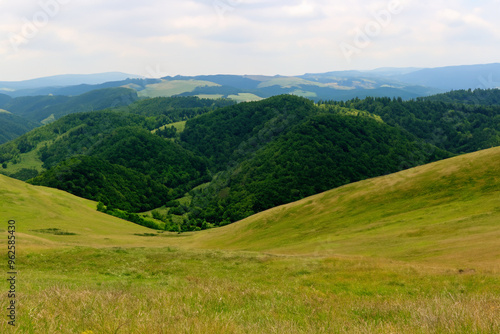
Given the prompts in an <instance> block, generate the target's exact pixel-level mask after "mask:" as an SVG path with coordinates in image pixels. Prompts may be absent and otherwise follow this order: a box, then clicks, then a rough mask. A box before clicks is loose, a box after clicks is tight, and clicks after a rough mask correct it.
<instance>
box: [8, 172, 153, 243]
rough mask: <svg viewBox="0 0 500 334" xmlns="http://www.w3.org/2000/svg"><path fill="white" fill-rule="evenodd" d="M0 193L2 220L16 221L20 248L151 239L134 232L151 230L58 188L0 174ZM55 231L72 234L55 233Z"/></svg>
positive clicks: (140, 241)
mask: <svg viewBox="0 0 500 334" xmlns="http://www.w3.org/2000/svg"><path fill="white" fill-rule="evenodd" d="M0 194H1V195H2V196H1V199H0V214H1V215H2V217H3V219H5V223H6V220H7V219H14V220H15V221H16V232H17V237H18V238H19V240H20V244H21V243H22V247H23V251H24V250H26V248H39V247H45V246H49V247H50V246H53V245H57V246H67V245H75V244H83V245H87V246H90V245H94V246H97V247H103V246H107V245H109V246H119V245H122V246H126V245H133V244H135V245H137V246H139V245H142V246H144V245H148V244H150V241H153V242H154V240H148V239H146V238H144V237H140V236H135V235H134V234H135V233H139V234H140V233H145V232H150V231H151V230H149V229H147V228H145V227H142V226H139V225H135V224H133V223H130V222H127V221H124V220H121V219H118V218H114V217H112V216H109V215H106V214H103V213H101V212H98V211H97V210H96V205H97V203H95V202H92V201H89V200H86V199H82V198H79V197H76V196H73V195H70V194H68V193H66V192H63V191H61V190H57V189H52V188H45V187H35V186H32V185H29V184H27V183H24V182H22V181H19V180H15V179H11V178H8V177H6V176H3V175H0ZM4 226H7V225H4ZM4 228H5V227H2V229H4ZM58 231H59V232H62V233H74V234H75V235H63V234H59V235H57V234H56V233H57V232H58Z"/></svg>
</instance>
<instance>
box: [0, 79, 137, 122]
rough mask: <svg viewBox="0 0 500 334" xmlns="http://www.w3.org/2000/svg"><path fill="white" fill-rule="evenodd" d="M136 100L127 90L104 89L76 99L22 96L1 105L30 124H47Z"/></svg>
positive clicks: (133, 91) (134, 92)
mask: <svg viewBox="0 0 500 334" xmlns="http://www.w3.org/2000/svg"><path fill="white" fill-rule="evenodd" d="M137 99H138V96H137V92H136V91H135V90H133V89H129V88H104V89H99V90H94V91H90V92H87V93H85V94H81V95H78V96H72V97H69V96H51V95H46V96H24V97H18V98H15V99H12V100H10V101H9V102H7V103H4V105H3V108H4V109H7V110H9V111H10V112H12V113H13V114H16V115H19V116H21V117H24V118H27V119H29V120H31V121H34V122H43V123H49V122H50V121H54V120H56V119H59V118H61V117H62V116H65V115H68V114H72V113H77V112H85V111H94V110H101V109H106V108H111V107H119V106H126V105H129V104H130V103H132V102H134V101H136V100H137Z"/></svg>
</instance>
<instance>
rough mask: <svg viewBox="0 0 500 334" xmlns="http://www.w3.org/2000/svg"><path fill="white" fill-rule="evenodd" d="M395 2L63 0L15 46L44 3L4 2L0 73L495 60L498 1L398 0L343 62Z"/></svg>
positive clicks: (304, 68) (297, 68)
mask: <svg viewBox="0 0 500 334" xmlns="http://www.w3.org/2000/svg"><path fill="white" fill-rule="evenodd" d="M40 1H42V2H44V1H59V0H40ZM391 1H397V0H364V1H361V0H353V1H349V2H340V1H331V0H274V1H269V0H183V1H173V0H161V1H160V0H144V1H136V0H134V1H131V0H85V1H78V0H68V1H65V2H67V4H65V5H61V6H60V8H59V10H58V13H57V14H56V15H53V16H51V17H50V21H49V22H48V23H47V24H46V25H45V26H43V27H41V28H40V29H39V31H38V33H37V34H36V36H34V37H33V38H29V39H27V40H28V41H27V43H24V44H22V45H20V46H19V51H17V52H14V50H13V49H12V45H11V43H10V41H9V36H11V35H12V34H21V33H22V29H23V27H24V26H25V25H26V22H32V21H33V16H34V15H35V14H36V13H39V12H40V11H43V9H42V8H41V6H40V4H39V2H38V0H26V1H18V2H13V1H0V6H1V8H0V64H2V65H0V80H14V79H25V78H29V77H37V76H43V75H51V74H59V73H69V72H71V73H75V72H82V73H91V72H101V71H114V70H118V71H124V72H137V74H144V72H145V71H146V70H145V69H146V68H157V67H162V68H163V69H164V70H163V71H165V72H168V73H169V74H198V73H206V74H209V73H262V74H301V73H304V72H321V71H330V70H340V69H350V68H374V67H379V66H393V65H396V66H441V65H446V64H447V63H450V64H457V63H460V62H464V63H480V62H493V61H497V59H496V58H495V57H497V56H498V54H499V51H500V50H499V45H500V24H499V23H498V20H497V13H498V8H499V5H500V1H499V0H482V1H476V2H470V1H465V0H434V1H432V0H423V1H418V2H417V1H409V0H399V1H400V2H401V3H402V8H403V10H402V12H401V13H400V14H396V15H391V17H390V21H389V23H388V24H387V25H384V27H382V28H381V29H380V31H379V32H378V33H377V34H376V35H374V36H371V37H370V45H369V46H368V47H366V48H363V49H362V50H361V52H360V53H359V54H357V55H356V56H355V57H354V58H353V62H352V63H348V62H346V60H345V58H344V57H343V55H342V53H341V52H340V49H339V44H340V43H343V42H344V43H352V41H353V38H355V34H356V33H357V32H358V31H363V30H364V29H365V28H366V27H367V24H368V25H370V24H372V27H373V22H377V17H376V15H375V13H380V12H381V11H382V12H383V11H386V10H387V8H388V6H389V3H390V2H391ZM40 64H43V66H41V65H40Z"/></svg>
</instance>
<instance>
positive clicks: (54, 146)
mask: <svg viewBox="0 0 500 334" xmlns="http://www.w3.org/2000/svg"><path fill="white" fill-rule="evenodd" d="M498 101H500V91H499V90H484V91H483V90H474V91H472V90H469V91H453V92H450V93H447V94H441V95H436V96H432V97H428V98H418V99H415V100H410V101H403V100H402V99H401V98H365V99H358V98H356V99H353V100H349V101H319V102H318V103H314V102H313V101H311V100H308V99H306V98H302V97H298V96H293V95H280V96H274V97H270V98H268V99H265V100H262V101H259V102H247V103H239V104H236V103H235V102H234V101H231V100H227V99H215V100H210V99H199V98H197V97H170V98H153V99H142V100H137V101H135V102H132V103H128V102H127V103H124V104H123V105H117V106H116V107H114V108H108V107H106V108H107V109H104V110H98V111H91V112H80V113H70V114H69V115H66V116H62V117H61V118H60V119H58V120H55V121H53V122H51V123H50V124H47V125H45V126H42V127H38V128H36V129H34V130H32V131H30V132H27V133H25V134H24V135H22V136H20V137H19V138H17V139H14V140H12V141H10V142H8V143H5V144H3V145H1V146H0V164H2V167H3V168H2V169H0V171H2V172H3V173H5V174H7V175H9V176H13V177H17V178H20V179H23V180H28V179H29V182H30V183H32V184H35V185H43V186H49V187H54V188H58V189H62V190H64V191H67V192H70V193H72V194H75V195H77V196H80V197H84V198H88V199H91V200H95V201H97V202H99V204H100V210H101V211H104V212H108V213H110V214H114V215H117V216H120V217H121V218H124V219H128V220H131V221H134V222H136V223H139V224H143V225H147V226H149V227H153V228H160V226H161V228H165V229H169V230H172V231H189V230H199V229H205V228H210V227H213V226H221V225H225V224H228V223H231V222H234V221H237V220H240V219H243V218H245V217H248V216H250V215H252V214H254V213H257V212H260V211H263V210H266V209H269V208H272V207H275V206H278V205H281V204H285V203H289V202H292V201H296V200H299V199H301V198H304V197H307V196H310V195H313V194H317V193H320V192H323V191H326V190H329V189H332V188H335V187H339V186H342V185H345V184H348V183H351V182H356V181H359V180H363V179H367V178H372V177H376V176H381V175H386V174H390V173H394V172H397V171H400V170H404V169H408V168H411V167H414V166H419V165H423V164H426V163H429V162H433V161H437V160H440V159H444V158H448V157H451V156H454V155H458V154H463V153H468V152H474V151H477V150H481V149H485V148H490V147H493V146H499V145H500V106H499V105H498ZM0 116H3V115H2V114H0ZM178 122H183V124H184V122H185V125H183V126H182V127H176V126H173V125H172V124H173V123H178ZM35 126H36V125H33V127H35ZM27 161H30V164H27ZM24 165H26V166H24ZM9 171H15V173H14V172H9ZM174 200H175V201H174ZM154 209H156V210H154ZM151 210H154V211H153V214H152V218H151V219H153V218H154V219H156V221H157V222H158V224H157V225H155V224H153V223H152V222H151V220H144V219H143V218H141V217H143V215H141V214H140V213H143V212H146V211H151Z"/></svg>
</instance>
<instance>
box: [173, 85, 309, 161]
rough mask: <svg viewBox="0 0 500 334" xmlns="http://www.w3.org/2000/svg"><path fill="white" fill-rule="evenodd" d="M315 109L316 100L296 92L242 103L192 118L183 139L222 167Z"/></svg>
mask: <svg viewBox="0 0 500 334" xmlns="http://www.w3.org/2000/svg"><path fill="white" fill-rule="evenodd" d="M315 111H316V107H315V105H314V103H313V102H312V101H310V100H307V99H304V98H300V97H297V96H292V95H282V96H276V97H272V98H269V99H266V100H263V101H260V102H249V103H241V104H238V105H235V106H231V107H227V108H223V109H219V110H216V111H214V112H212V113H210V114H206V115H203V116H200V117H198V118H195V119H192V120H189V121H188V122H187V123H186V129H185V130H184V132H183V133H182V135H181V139H182V141H183V142H185V143H186V144H187V145H188V147H189V148H191V149H192V150H194V151H195V152H198V153H199V154H201V155H203V156H205V157H207V158H209V159H210V160H211V161H212V162H213V163H214V164H215V166H217V167H219V168H220V167H222V166H224V165H225V164H227V163H230V162H231V163H234V162H237V161H241V160H242V159H243V158H245V157H247V156H248V155H249V154H250V153H252V152H255V151H256V150H257V149H258V148H259V147H262V146H264V145H265V144H267V143H268V142H270V141H271V140H273V139H274V138H276V137H278V136H279V135H281V134H282V133H284V132H286V131H288V130H289V129H290V127H291V126H293V125H295V124H297V123H299V122H301V121H303V119H304V118H305V117H306V116H308V115H310V114H311V113H314V112H315Z"/></svg>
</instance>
